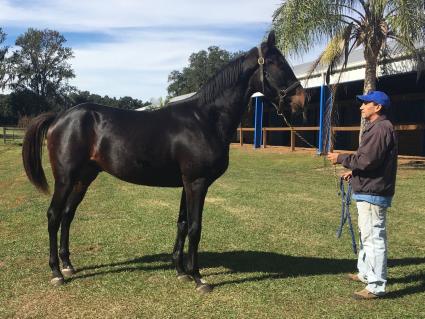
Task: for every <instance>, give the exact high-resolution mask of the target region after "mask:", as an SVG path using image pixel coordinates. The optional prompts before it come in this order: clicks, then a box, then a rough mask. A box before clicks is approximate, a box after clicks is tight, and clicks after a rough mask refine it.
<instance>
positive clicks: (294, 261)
mask: <svg viewBox="0 0 425 319" xmlns="http://www.w3.org/2000/svg"><path fill="white" fill-rule="evenodd" d="M199 260H200V261H201V264H202V267H203V268H218V267H224V268H226V269H228V271H226V272H225V273H234V274H240V273H245V274H252V276H249V277H245V278H237V279H232V280H223V281H221V282H218V283H216V284H215V285H214V286H216V287H217V286H224V285H230V284H238V283H244V282H255V281H262V280H269V279H282V278H287V277H307V276H313V275H327V274H343V273H347V272H352V271H355V270H356V259H330V258H320V257H302V256H289V255H282V254H277V253H273V252H262V251H229V252H201V253H199ZM170 261H171V254H165V253H161V254H155V255H147V256H143V257H140V258H135V259H131V260H126V261H121V262H116V263H109V264H99V265H92V266H87V267H82V268H80V269H79V271H78V273H77V274H76V275H75V276H74V277H73V278H70V279H69V280H70V281H72V280H76V279H83V278H88V277H93V276H99V275H105V274H111V273H121V272H129V271H152V270H159V269H163V270H169V269H173V268H174V267H173V265H172V264H171V262H170ZM420 264H425V258H400V259H390V260H388V266H389V267H399V266H409V265H420ZM258 273H260V275H258ZM218 274H222V273H214V274H210V275H212V276H214V275H218ZM403 280H404V281H403ZM397 282H406V283H408V282H419V284H418V285H415V286H413V287H407V288H404V289H401V290H398V291H392V292H390V293H388V295H387V298H399V297H402V296H405V295H410V294H415V293H419V292H424V291H425V279H424V277H423V274H422V273H420V274H418V275H411V276H407V277H405V278H394V279H390V283H391V284H392V283H397Z"/></svg>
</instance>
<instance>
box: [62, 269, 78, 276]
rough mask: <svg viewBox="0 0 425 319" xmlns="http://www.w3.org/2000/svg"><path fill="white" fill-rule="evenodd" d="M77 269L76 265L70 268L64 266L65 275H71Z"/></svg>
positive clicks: (63, 272)
mask: <svg viewBox="0 0 425 319" xmlns="http://www.w3.org/2000/svg"><path fill="white" fill-rule="evenodd" d="M76 272H77V271H76V270H75V268H74V267H68V268H63V269H62V274H63V275H64V276H65V277H71V276H72V275H74V274H75V273H76Z"/></svg>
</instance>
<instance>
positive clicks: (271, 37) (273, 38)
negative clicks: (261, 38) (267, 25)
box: [267, 30, 276, 47]
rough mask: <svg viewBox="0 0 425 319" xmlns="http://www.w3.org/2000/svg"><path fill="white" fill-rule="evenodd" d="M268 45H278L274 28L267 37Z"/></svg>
mask: <svg viewBox="0 0 425 319" xmlns="http://www.w3.org/2000/svg"><path fill="white" fill-rule="evenodd" d="M267 45H268V46H269V47H274V46H275V45H276V36H275V34H274V30H271V31H270V33H269V37H268V38H267Z"/></svg>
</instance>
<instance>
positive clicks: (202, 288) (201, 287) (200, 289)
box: [196, 284, 213, 295]
mask: <svg viewBox="0 0 425 319" xmlns="http://www.w3.org/2000/svg"><path fill="white" fill-rule="evenodd" d="M212 290H213V287H212V286H210V285H208V284H200V285H198V286H196V291H197V292H199V293H200V294H202V295H203V294H208V293H210V292H211V291H212Z"/></svg>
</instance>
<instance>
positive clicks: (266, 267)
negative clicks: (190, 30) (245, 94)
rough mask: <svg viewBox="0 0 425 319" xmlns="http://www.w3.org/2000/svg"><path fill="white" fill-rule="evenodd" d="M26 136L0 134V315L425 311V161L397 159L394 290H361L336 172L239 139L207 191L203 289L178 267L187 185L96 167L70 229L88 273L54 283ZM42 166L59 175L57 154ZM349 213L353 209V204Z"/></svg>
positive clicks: (419, 314) (392, 213) (386, 314)
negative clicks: (353, 276)
mask: <svg viewBox="0 0 425 319" xmlns="http://www.w3.org/2000/svg"><path fill="white" fill-rule="evenodd" d="M20 154H21V149H20V147H19V146H17V145H11V144H6V145H2V144H0V317H1V318H7V317H16V318H59V317H64V318H68V317H74V318H117V317H126V318H135V317H138V318H425V208H424V202H425V169H424V167H423V166H421V165H400V168H399V172H398V179H397V189H396V196H395V199H394V205H393V207H392V208H391V209H390V210H389V213H388V236H389V281H388V295H387V297H386V298H384V299H381V300H374V301H356V300H353V299H352V298H351V296H352V293H353V291H355V290H359V289H361V288H363V286H362V285H361V284H360V285H359V284H358V283H352V282H348V281H346V280H345V279H344V278H343V275H344V274H345V273H347V272H350V271H355V265H356V258H355V256H354V254H353V253H352V251H351V243H350V239H349V233H348V229H347V228H345V229H344V232H343V236H342V238H341V239H339V240H338V239H336V237H335V233H336V229H337V227H338V224H339V219H340V209H341V208H340V198H339V197H337V194H336V192H337V191H336V183H335V182H336V181H335V178H334V176H333V170H332V168H331V167H330V166H329V165H328V164H326V165H325V164H324V161H323V159H322V158H318V157H316V156H313V155H309V154H299V153H293V154H277V153H269V152H263V151H256V152H254V151H252V150H247V149H232V151H231V159H230V167H229V170H228V171H227V172H226V174H225V175H224V176H222V177H221V178H220V179H219V180H217V181H216V183H214V184H213V186H212V187H211V188H210V190H209V193H208V196H207V200H206V204H205V209H204V224H203V233H202V239H201V244H200V250H199V251H200V254H199V259H200V264H201V267H202V269H201V273H202V274H203V275H204V279H206V280H207V281H208V282H209V283H211V284H212V285H214V291H213V292H212V293H211V294H208V295H199V294H198V293H197V292H196V291H195V289H194V284H193V283H182V282H179V281H178V280H177V279H176V277H175V271H174V269H173V267H172V266H171V263H170V253H171V251H172V248H173V244H174V237H175V232H176V226H175V223H176V218H177V210H178V205H179V201H180V192H181V190H180V189H167V188H148V187H142V186H137V185H131V184H127V183H124V182H121V181H119V180H117V179H115V178H113V177H112V176H110V175H107V174H101V175H100V176H99V177H98V178H97V180H96V181H95V182H94V183H93V184H92V186H91V188H90V189H89V191H88V193H87V195H86V197H85V199H84V201H83V202H82V204H81V205H80V207H79V209H78V211H77V214H76V217H75V219H74V222H73V224H72V228H71V253H72V256H71V257H72V260H73V263H74V265H75V266H76V268H78V269H79V272H78V273H77V274H76V275H75V276H74V277H73V278H72V279H71V280H69V281H67V283H66V284H65V285H64V286H62V287H60V288H54V287H51V286H50V285H49V278H50V269H49V266H48V234H47V223H46V221H47V219H46V210H47V207H48V204H49V200H50V198H49V197H48V196H45V195H42V194H40V193H38V192H37V191H36V190H35V188H34V187H33V186H32V185H31V184H30V183H29V182H28V180H27V178H26V176H25V173H24V171H23V168H22V164H21V157H20ZM44 164H45V170H46V173H48V176H49V180H50V185H52V179H51V172H50V169H49V163H48V161H47V160H46V159H45V160H44ZM352 212H353V220H354V221H355V222H356V220H357V218H356V210H355V208H354V205H352Z"/></svg>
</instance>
